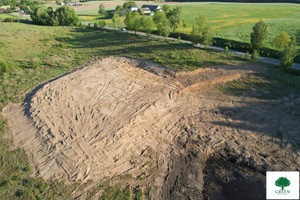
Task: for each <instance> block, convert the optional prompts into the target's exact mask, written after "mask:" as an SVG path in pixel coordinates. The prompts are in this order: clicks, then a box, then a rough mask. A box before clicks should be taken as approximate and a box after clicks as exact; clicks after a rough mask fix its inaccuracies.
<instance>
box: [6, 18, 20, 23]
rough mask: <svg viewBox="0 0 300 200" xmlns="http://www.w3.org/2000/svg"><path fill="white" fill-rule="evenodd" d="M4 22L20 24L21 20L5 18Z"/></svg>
mask: <svg viewBox="0 0 300 200" xmlns="http://www.w3.org/2000/svg"><path fill="white" fill-rule="evenodd" d="M3 21H4V22H20V19H15V18H5V19H4V20H3Z"/></svg>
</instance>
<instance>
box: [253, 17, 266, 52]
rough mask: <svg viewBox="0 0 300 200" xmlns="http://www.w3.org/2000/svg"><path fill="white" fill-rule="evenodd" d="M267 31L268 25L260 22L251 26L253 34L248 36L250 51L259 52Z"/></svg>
mask: <svg viewBox="0 0 300 200" xmlns="http://www.w3.org/2000/svg"><path fill="white" fill-rule="evenodd" d="M267 29H268V25H267V24H265V23H264V22H263V21H262V20H260V21H259V22H257V23H256V24H255V25H254V26H253V32H252V33H251V35H250V38H251V46H252V50H257V51H259V49H261V48H262V47H263V46H264V43H263V42H264V39H265V38H266V36H267V33H268V30H267Z"/></svg>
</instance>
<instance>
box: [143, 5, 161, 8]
mask: <svg viewBox="0 0 300 200" xmlns="http://www.w3.org/2000/svg"><path fill="white" fill-rule="evenodd" d="M157 7H159V6H158V5H143V6H142V8H149V9H150V8H152V9H156V8H157Z"/></svg>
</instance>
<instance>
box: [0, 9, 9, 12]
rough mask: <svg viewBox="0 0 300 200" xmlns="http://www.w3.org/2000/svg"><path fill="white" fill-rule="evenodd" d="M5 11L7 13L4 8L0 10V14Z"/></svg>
mask: <svg viewBox="0 0 300 200" xmlns="http://www.w3.org/2000/svg"><path fill="white" fill-rule="evenodd" d="M6 11H8V10H7V9H5V8H0V12H6Z"/></svg>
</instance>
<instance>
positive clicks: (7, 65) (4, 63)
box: [0, 61, 16, 74]
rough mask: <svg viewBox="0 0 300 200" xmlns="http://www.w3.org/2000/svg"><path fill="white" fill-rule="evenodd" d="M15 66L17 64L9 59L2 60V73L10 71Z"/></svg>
mask: <svg viewBox="0 0 300 200" xmlns="http://www.w3.org/2000/svg"><path fill="white" fill-rule="evenodd" d="M15 67H16V66H15V65H14V64H13V63H11V62H9V61H0V74H3V73H5V72H10V71H11V70H12V69H14V68H15Z"/></svg>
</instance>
